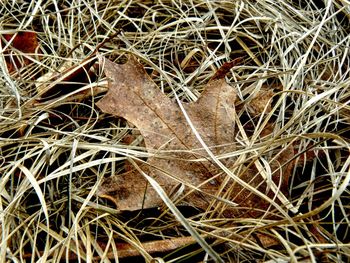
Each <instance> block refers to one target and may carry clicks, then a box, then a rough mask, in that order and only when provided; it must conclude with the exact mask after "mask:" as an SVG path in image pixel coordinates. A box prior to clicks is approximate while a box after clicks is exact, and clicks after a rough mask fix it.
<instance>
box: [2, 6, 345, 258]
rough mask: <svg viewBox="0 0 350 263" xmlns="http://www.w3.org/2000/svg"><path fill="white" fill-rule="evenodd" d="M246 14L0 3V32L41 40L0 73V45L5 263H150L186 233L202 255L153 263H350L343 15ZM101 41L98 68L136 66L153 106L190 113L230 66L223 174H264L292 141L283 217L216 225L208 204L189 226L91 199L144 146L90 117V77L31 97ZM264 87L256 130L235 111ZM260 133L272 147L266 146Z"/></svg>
mask: <svg viewBox="0 0 350 263" xmlns="http://www.w3.org/2000/svg"><path fill="white" fill-rule="evenodd" d="M5 2H6V3H5ZM117 2H121V3H117ZM257 2H258V3H255V1H209V0H208V1H197V0H191V1H169V0H165V1H141V0H140V1H136V0H135V1H110V0H104V1H97V0H95V1H94V0H85V1H77V0H73V1H56V0H49V1H34V0H32V1H31V2H30V1H2V5H1V7H0V14H1V16H0V32H1V33H0V34H1V35H3V34H5V33H17V32H32V31H33V32H36V33H37V37H38V40H39V48H38V49H39V50H38V52H37V54H36V56H29V55H28V54H25V55H24V56H25V57H27V59H29V60H31V61H32V63H28V64H27V65H25V66H23V67H20V68H19V69H18V70H15V71H12V72H9V71H8V64H6V61H5V57H7V59H9V58H11V57H12V58H14V57H15V56H18V55H21V51H20V50H16V49H15V48H13V47H12V46H11V43H8V45H6V41H4V39H2V43H5V45H4V44H3V45H2V47H1V48H2V49H1V53H0V54H1V61H0V65H1V70H0V82H1V84H0V96H1V99H0V111H1V115H0V116H1V117H0V153H1V157H0V164H1V166H0V176H1V180H0V194H1V195H0V212H1V213H0V224H1V230H0V233H1V241H0V242H1V243H0V258H1V260H2V261H3V262H8V261H13V262H20V261H22V260H27V261H33V262H39V261H40V262H46V261H48V260H50V262H56V261H59V260H62V259H69V258H70V259H72V260H73V259H74V260H77V261H79V262H85V261H92V260H93V259H94V258H95V259H97V258H98V260H97V261H101V262H113V261H114V260H115V261H116V262H118V255H119V256H121V250H120V246H119V245H120V242H122V241H123V242H126V243H128V244H130V245H131V246H132V247H133V248H134V249H135V250H136V251H138V252H139V253H140V255H141V257H143V258H144V260H145V261H146V262H151V261H152V258H153V257H154V255H152V254H150V253H149V252H150V251H148V250H147V249H145V246H142V242H145V241H152V240H161V239H170V238H175V237H177V238H179V237H182V236H188V235H189V233H190V234H191V235H192V237H194V238H196V240H197V241H198V240H202V241H203V242H202V243H201V242H199V243H200V245H201V246H195V245H191V246H188V247H187V248H185V249H182V250H180V251H179V252H178V253H170V252H163V253H159V254H156V255H157V256H159V257H158V258H157V260H158V262H162V261H164V262H180V261H181V260H183V261H188V262H193V261H200V260H210V259H211V258H216V260H217V261H220V260H222V261H224V262H239V261H244V260H246V261H253V260H256V261H259V262H265V261H266V262H297V261H298V262H299V261H300V262H309V261H310V262H316V261H317V262H321V261H322V262H340V261H347V260H348V255H350V245H349V241H350V239H349V236H350V235H349V231H350V228H349V223H350V222H349V214H350V209H349V198H350V194H349V188H348V185H349V181H350V158H349V148H350V147H349V135H348V134H349V131H348V130H349V122H350V121H349V120H350V108H349V99H350V93H349V85H350V75H349V73H350V67H349V63H350V61H349V58H350V56H349V47H350V37H349V33H350V28H349V24H350V23H349V18H350V3H349V2H347V1H345V0H344V1H343V0H342V1H338V0H333V1H292V0H289V1H288V0H279V1H257ZM314 2H315V3H314ZM112 35H115V36H114V37H113V38H112V39H110V40H108V38H109V37H110V36H112ZM106 39H107V40H108V41H106V43H105V44H104V46H103V47H101V48H100V50H99V54H101V55H104V56H107V57H109V58H111V59H120V56H121V55H123V54H126V53H132V54H134V55H136V56H137V57H138V58H139V59H140V61H142V62H143V64H144V65H145V67H146V68H147V70H148V71H149V72H150V73H151V75H152V78H153V79H154V80H155V82H156V83H157V84H158V85H159V87H160V88H161V89H162V90H163V91H164V92H165V93H167V94H169V96H174V94H176V95H177V96H179V97H180V99H181V100H183V101H194V100H196V99H197V98H198V96H199V94H200V92H201V90H202V89H203V87H204V85H205V84H206V83H207V82H208V80H209V78H210V77H211V76H212V75H213V74H214V73H215V70H216V69H217V68H219V67H220V66H221V65H222V64H223V63H224V62H227V61H230V60H232V59H234V58H237V57H243V58H244V62H243V63H241V64H240V65H239V66H237V67H235V68H234V70H231V73H230V74H228V76H227V81H228V82H229V83H230V84H231V85H232V86H233V87H234V89H235V90H236V91H237V94H238V96H239V98H240V100H241V103H240V104H239V105H237V117H238V119H237V127H238V130H239V132H238V134H237V145H238V146H237V147H238V148H237V150H238V152H237V153H232V156H237V155H238V157H239V158H240V159H239V165H238V166H237V167H235V169H236V170H235V171H236V172H237V173H239V171H241V170H242V169H244V167H245V165H248V164H250V163H251V162H252V160H253V159H254V158H258V159H259V160H261V163H262V164H263V165H265V168H266V167H268V164H266V162H265V163H264V160H265V159H266V158H267V156H269V153H270V152H271V151H272V150H274V149H281V148H283V147H287V145H288V144H290V143H293V145H295V147H297V152H298V154H297V155H296V157H295V158H296V161H297V162H298V163H299V165H298V166H295V168H294V170H293V174H292V178H291V181H290V190H289V191H290V200H291V205H290V206H289V207H288V208H286V207H282V206H279V205H278V204H275V205H274V206H272V207H271V211H269V212H270V213H273V214H274V215H275V217H274V218H272V219H271V218H264V217H263V218H249V217H246V218H224V217H222V216H219V215H218V214H217V213H216V212H217V211H218V209H219V208H220V206H219V204H217V207H216V206H213V207H210V210H209V209H208V211H206V213H199V214H198V213H195V212H194V211H192V210H191V211H187V210H186V209H184V210H181V209H180V210H179V209H178V208H176V207H173V206H172V203H171V201H170V200H169V202H167V204H168V206H169V207H168V208H167V206H166V205H165V206H164V208H163V210H161V211H141V212H140V213H118V211H117V210H116V209H115V208H114V207H113V206H112V205H111V204H109V203H108V202H106V201H105V200H101V199H99V198H98V197H97V196H96V190H97V188H98V186H99V184H101V181H102V179H103V178H104V177H108V176H110V175H113V174H115V173H118V172H120V171H122V170H123V164H124V162H125V160H126V159H127V158H129V159H132V158H140V157H147V153H145V151H144V149H143V148H142V143H141V141H142V138H140V139H139V140H138V141H137V140H136V141H135V142H134V145H126V144H125V143H123V138H125V136H127V135H128V134H129V133H130V131H131V130H132V127H129V126H128V125H129V124H128V123H125V121H123V120H121V119H117V118H114V117H112V116H107V115H104V114H102V113H101V112H100V111H99V110H98V108H96V106H95V102H96V101H98V100H99V99H100V98H101V96H102V94H101V92H103V91H104V87H106V81H105V79H103V75H102V74H100V73H99V72H100V69H98V67H96V68H95V71H96V74H95V75H94V76H92V77H91V78H88V79H87V80H84V81H82V82H83V83H81V84H80V85H75V86H73V85H61V86H59V87H60V90H59V91H60V93H59V94H54V93H52V94H50V97H49V98H46V99H45V100H44V101H38V99H39V98H40V95H41V94H39V93H38V88H37V87H38V86H40V83H39V80H38V78H39V77H40V76H43V75H45V74H46V73H47V72H62V69H60V68H61V67H62V66H67V65H72V66H77V65H79V64H81V63H82V62H83V61H84V60H85V59H86V58H88V57H89V56H90V58H92V59H93V58H95V57H96V54H94V53H93V52H94V51H95V49H96V47H97V46H98V45H99V44H100V43H102V42H103V41H105V40H106ZM22 55H23V54H22ZM22 57H23V56H22ZM58 82H59V84H62V82H63V79H62V78H61V79H60V78H59V79H58ZM50 84H51V86H50ZM52 86H53V84H52V83H45V84H41V86H40V87H39V89H41V93H42V92H43V91H42V89H43V88H45V87H46V89H49V88H50V87H52ZM56 86H57V85H56ZM265 87H269V88H270V89H272V87H274V88H275V89H274V91H275V96H274V103H273V105H272V106H273V107H272V110H271V112H270V113H267V114H263V115H260V117H259V116H258V117H255V116H254V115H253V114H250V112H251V111H250V110H249V109H248V108H247V107H245V105H246V103H247V102H249V101H250V100H252V99H254V96H256V94H257V93H258V92H259V91H260V90H261V89H264V88H265ZM56 91H57V90H56ZM82 91H86V93H84V94H85V95H84V96H82V95H81V94H82ZM89 92H90V95H91V94H92V95H91V96H89V95H86V94H87V93H89ZM269 125H270V126H269ZM266 129H271V133H270V134H269V135H267V136H263V135H262V134H263V131H264V130H266ZM214 158H215V156H214ZM266 165H267V166H266ZM223 169H225V167H223ZM266 172H267V173H268V172H269V169H268V168H266ZM270 172H271V171H270ZM152 185H153V186H154V187H156V188H157V187H158V186H157V184H156V182H154V184H152ZM159 191H160V192H161V190H160V189H159ZM218 203H219V202H218ZM184 214H185V215H186V217H185V216H184ZM188 231H189V232H188ZM258 236H260V237H264V238H267V237H271V238H270V239H268V242H271V240H274V242H275V243H273V244H271V243H268V244H264V242H263V240H264V239H263V238H257V237H258ZM208 244H209V245H208ZM206 246H209V247H206ZM106 247H108V249H107V248H106ZM118 250H119V252H118ZM73 253H74V254H73ZM208 253H209V254H208ZM161 258H162V259H161ZM153 262H155V261H153Z"/></svg>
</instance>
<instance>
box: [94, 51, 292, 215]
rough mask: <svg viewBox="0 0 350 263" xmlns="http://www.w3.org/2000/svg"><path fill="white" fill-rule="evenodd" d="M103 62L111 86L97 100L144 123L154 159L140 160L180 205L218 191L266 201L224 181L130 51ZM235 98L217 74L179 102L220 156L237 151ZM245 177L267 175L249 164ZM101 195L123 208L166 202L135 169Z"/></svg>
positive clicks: (249, 202)
mask: <svg viewBox="0 0 350 263" xmlns="http://www.w3.org/2000/svg"><path fill="white" fill-rule="evenodd" d="M104 61H105V64H104V71H105V74H106V76H107V78H108V81H109V89H108V93H107V94H106V95H105V96H104V98H102V99H101V100H100V101H99V102H98V103H97V106H98V107H99V108H100V109H101V110H102V111H103V112H105V113H110V114H113V115H115V116H119V117H123V118H125V119H126V120H127V121H129V122H131V123H132V124H134V125H135V126H136V127H137V128H138V129H139V131H140V133H141V135H142V136H143V137H144V141H145V145H146V149H147V151H148V152H149V154H150V156H151V157H149V158H148V160H147V162H141V161H140V162H138V164H139V165H140V167H141V169H142V170H143V171H144V172H145V173H146V174H148V175H150V176H151V177H152V178H153V179H155V180H156V181H157V182H158V184H159V185H161V186H162V187H163V189H164V190H165V192H166V193H167V194H168V196H170V197H171V198H172V200H173V201H174V202H175V203H176V204H182V205H185V204H186V205H191V206H195V207H197V208H201V209H206V208H208V206H209V204H210V203H211V202H213V201H214V200H215V199H218V197H220V198H221V199H227V200H229V201H230V202H231V204H232V202H234V203H236V204H239V205H240V206H242V207H246V208H248V209H254V208H259V209H265V208H266V207H268V205H269V204H268V203H267V202H266V201H264V200H262V199H261V197H258V196H257V195H254V194H252V193H251V191H249V190H247V189H245V188H244V187H242V186H241V184H238V183H237V182H234V180H233V179H232V178H229V180H227V179H228V175H227V174H225V173H224V172H223V171H222V169H220V168H219V167H218V166H217V165H216V164H215V163H214V162H213V161H212V160H211V158H210V156H209V155H208V152H207V151H206V150H204V148H203V145H202V144H201V143H200V142H199V140H198V138H197V137H196V136H195V133H194V131H193V129H192V128H191V127H190V125H189V123H188V120H187V119H186V118H185V115H184V112H183V111H182V110H181V109H180V107H179V105H178V104H177V103H176V102H175V101H173V100H171V99H170V98H169V97H167V96H166V95H165V94H164V93H162V92H161V91H160V89H159V88H158V87H157V86H156V84H155V83H154V82H153V81H152V80H151V79H150V77H149V76H148V74H147V73H146V71H145V69H144V68H143V66H142V65H141V64H140V63H139V62H138V61H137V59H136V58H134V57H133V56H131V57H130V58H129V60H128V61H127V63H125V64H122V65H121V64H115V63H113V62H111V61H109V60H107V59H105V60H104ZM235 101H236V93H235V91H234V89H233V88H232V87H231V86H230V85H228V84H227V83H226V81H225V79H224V78H219V79H217V78H213V79H212V80H211V81H209V83H208V84H207V85H206V87H205V90H204V91H203V92H202V94H201V96H200V98H199V99H198V100H197V101H196V102H194V103H183V104H182V105H183V108H184V110H185V112H186V114H187V116H188V118H189V119H190V121H191V123H192V124H193V126H194V128H195V130H196V131H197V132H198V134H199V135H200V137H201V138H202V140H203V141H204V143H205V145H206V146H207V147H208V148H209V149H210V150H211V152H212V153H213V154H214V155H216V156H220V155H222V154H227V153H230V152H233V151H235V149H236V148H235V134H236V133H235V117H234V116H235ZM220 161H221V162H222V163H223V164H224V165H226V167H230V166H232V164H233V162H234V160H233V159H232V158H222V159H220ZM278 174H279V173H278ZM286 176H287V181H288V175H286ZM241 179H243V180H244V181H245V182H247V183H249V184H250V185H252V186H254V187H256V188H257V189H260V190H262V191H263V192H265V191H266V184H265V183H264V179H263V177H261V175H259V173H258V172H257V170H256V169H255V170H254V169H248V172H247V173H245V174H244V177H243V178H241ZM280 179H281V178H280V175H278V176H277V177H276V178H273V180H274V182H275V183H276V184H277V185H278V184H279V181H280ZM282 181H283V182H285V181H286V180H285V179H283V180H282ZM180 186H184V187H180ZM180 189H182V190H181V191H180ZM284 190H285V189H284ZM98 194H99V195H100V196H101V197H105V198H108V199H109V200H112V201H113V202H114V203H115V204H116V206H117V209H118V210H121V211H122V210H138V209H141V208H151V207H158V206H161V205H162V199H161V198H160V197H159V196H158V194H157V192H156V191H155V190H154V189H153V188H152V187H151V186H150V185H148V184H147V181H146V180H145V178H144V177H143V176H142V175H141V174H140V173H139V172H138V171H137V170H136V169H134V170H131V171H128V172H126V173H124V174H117V175H114V176H111V177H109V178H106V179H105V180H104V182H103V184H102V185H101V186H100V188H99V190H98ZM230 209H232V211H233V210H234V206H232V207H231V208H228V209H227V210H230ZM242 211H243V210H240V212H242ZM230 215H231V216H232V215H233V214H232V213H231V214H230Z"/></svg>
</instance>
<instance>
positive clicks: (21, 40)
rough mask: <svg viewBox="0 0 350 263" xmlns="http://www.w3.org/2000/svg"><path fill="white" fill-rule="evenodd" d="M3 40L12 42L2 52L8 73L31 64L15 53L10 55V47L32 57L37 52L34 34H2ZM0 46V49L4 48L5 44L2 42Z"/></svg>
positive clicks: (36, 41)
mask: <svg viewBox="0 0 350 263" xmlns="http://www.w3.org/2000/svg"><path fill="white" fill-rule="evenodd" d="M3 38H4V39H5V40H6V41H7V42H8V41H11V40H12V41H11V44H10V47H9V48H8V49H6V50H5V52H4V54H5V60H6V64H7V68H8V71H9V72H10V73H11V72H13V71H15V70H19V69H21V68H22V67H24V66H26V65H29V64H30V63H31V61H30V59H28V58H26V57H25V56H21V55H19V54H17V53H12V52H11V47H13V48H15V49H17V50H19V51H21V52H23V53H26V54H30V55H34V54H35V53H36V52H37V48H38V46H39V43H38V40H37V37H36V33H34V32H18V33H17V34H16V35H15V36H14V34H4V35H3ZM0 45H1V47H2V48H4V47H5V45H6V44H5V43H3V41H0ZM15 54H16V55H15Z"/></svg>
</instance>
